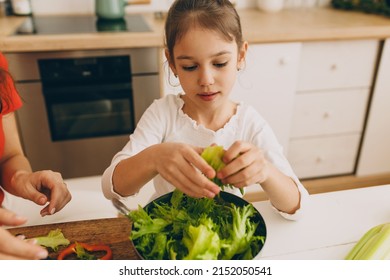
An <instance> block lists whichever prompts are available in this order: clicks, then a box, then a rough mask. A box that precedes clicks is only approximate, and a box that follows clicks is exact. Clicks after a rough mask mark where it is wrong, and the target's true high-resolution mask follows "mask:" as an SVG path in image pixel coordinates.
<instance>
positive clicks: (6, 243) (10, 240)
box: [0, 208, 48, 260]
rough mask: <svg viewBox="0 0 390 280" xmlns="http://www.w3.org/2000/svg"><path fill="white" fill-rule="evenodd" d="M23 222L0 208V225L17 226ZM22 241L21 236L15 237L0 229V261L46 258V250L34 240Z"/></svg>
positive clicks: (22, 219) (23, 220)
mask: <svg viewBox="0 0 390 280" xmlns="http://www.w3.org/2000/svg"><path fill="white" fill-rule="evenodd" d="M25 222H26V219H25V218H22V217H19V216H17V215H15V214H14V213H12V212H10V211H8V210H5V209H2V208H0V224H3V225H8V226H19V225H22V224H24V223H25ZM23 239H24V237H23V236H18V237H15V236H13V235H12V234H11V233H10V232H9V231H8V230H6V229H4V228H2V227H0V260H22V259H28V260H39V259H45V258H46V257H47V255H48V252H47V250H46V249H44V248H42V247H41V246H39V245H37V244H35V240H34V239H32V240H29V241H25V240H23Z"/></svg>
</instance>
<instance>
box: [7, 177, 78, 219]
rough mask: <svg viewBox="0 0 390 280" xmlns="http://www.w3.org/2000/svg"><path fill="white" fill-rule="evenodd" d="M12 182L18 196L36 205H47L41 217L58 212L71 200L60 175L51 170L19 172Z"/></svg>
mask: <svg viewBox="0 0 390 280" xmlns="http://www.w3.org/2000/svg"><path fill="white" fill-rule="evenodd" d="M12 181H13V184H12V185H13V187H14V189H15V191H16V192H17V194H18V195H19V196H21V197H23V198H25V199H28V200H31V201H33V202H35V203H36V204H38V205H45V204H46V203H48V204H47V205H46V206H45V207H44V208H43V209H42V210H41V211H40V213H41V216H42V217H44V216H46V215H53V214H54V213H56V212H58V211H60V210H61V209H62V208H64V206H65V205H66V204H67V203H68V202H69V201H70V200H71V198H72V196H71V194H70V192H69V190H68V188H67V186H66V184H65V182H64V180H63V179H62V176H61V174H60V173H58V172H53V171H51V170H43V171H37V172H33V173H30V172H25V171H20V172H17V173H16V174H15V175H14V178H13V180H12Z"/></svg>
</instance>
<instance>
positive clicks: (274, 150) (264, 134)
mask: <svg viewBox="0 0 390 280" xmlns="http://www.w3.org/2000/svg"><path fill="white" fill-rule="evenodd" d="M252 118H253V116H252ZM260 118H261V117H260ZM253 119H256V118H253ZM257 119H258V118H257ZM256 126H257V128H256V129H254V131H257V132H255V134H254V136H253V140H252V142H253V143H254V144H255V145H257V146H258V147H260V148H261V149H263V151H264V152H265V156H266V158H267V159H268V160H269V161H270V162H271V163H272V164H273V165H274V166H275V167H276V168H278V169H279V171H281V172H282V173H283V174H285V175H286V176H288V177H290V178H291V179H292V180H293V181H294V183H295V185H296V186H297V188H298V191H299V193H300V207H299V209H298V210H297V211H296V212H295V213H294V214H288V213H285V212H282V211H279V210H277V209H276V208H275V207H273V206H272V207H273V208H274V209H275V211H278V212H279V213H280V215H281V216H282V217H284V218H286V219H289V220H298V219H300V218H301V216H302V215H303V212H304V210H305V209H306V208H307V205H308V200H309V193H308V192H307V190H306V188H305V187H304V186H303V184H302V183H301V182H300V180H299V179H298V177H297V176H296V174H295V173H294V171H293V169H292V167H291V165H290V163H289V162H288V160H287V158H286V156H285V155H284V152H283V146H282V145H280V143H279V141H278V140H277V138H276V135H275V134H274V132H273V130H272V129H271V127H270V125H269V124H268V123H267V122H266V121H265V120H262V122H257V123H256Z"/></svg>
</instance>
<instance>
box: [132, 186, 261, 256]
mask: <svg viewBox="0 0 390 280" xmlns="http://www.w3.org/2000/svg"><path fill="white" fill-rule="evenodd" d="M255 214H256V210H255V209H254V207H253V205H252V204H249V203H248V204H246V205H244V206H236V205H234V204H233V203H228V202H226V201H224V200H222V198H220V197H216V198H214V199H210V198H191V197H189V196H187V195H185V194H183V193H181V192H180V191H179V190H175V191H174V192H173V193H172V196H171V197H170V199H169V200H165V201H164V200H158V201H157V202H156V201H155V202H153V203H152V204H150V205H149V206H147V207H145V208H142V207H141V206H139V208H138V209H137V210H134V211H131V212H130V213H129V214H128V217H129V218H130V219H131V220H132V221H133V229H132V231H131V234H130V239H131V240H132V241H133V243H134V246H135V248H136V249H137V250H138V252H139V253H140V254H141V255H142V256H143V258H145V259H177V260H181V259H183V260H184V259H191V260H216V259H253V257H254V256H255V255H256V254H257V253H258V252H259V251H260V249H261V248H262V247H263V244H264V241H265V236H264V235H260V234H258V233H257V232H256V229H257V227H258V224H259V221H255V219H254V217H255Z"/></svg>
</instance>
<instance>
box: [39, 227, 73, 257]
mask: <svg viewBox="0 0 390 280" xmlns="http://www.w3.org/2000/svg"><path fill="white" fill-rule="evenodd" d="M34 239H35V240H36V241H37V244H39V245H41V246H44V247H48V248H51V249H53V251H54V252H56V251H57V250H58V247H59V246H62V245H64V246H67V245H69V243H70V242H69V240H68V239H66V238H65V236H64V234H63V233H62V231H61V229H55V230H51V231H50V232H49V233H48V234H47V235H46V236H39V237H35V238H34Z"/></svg>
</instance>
